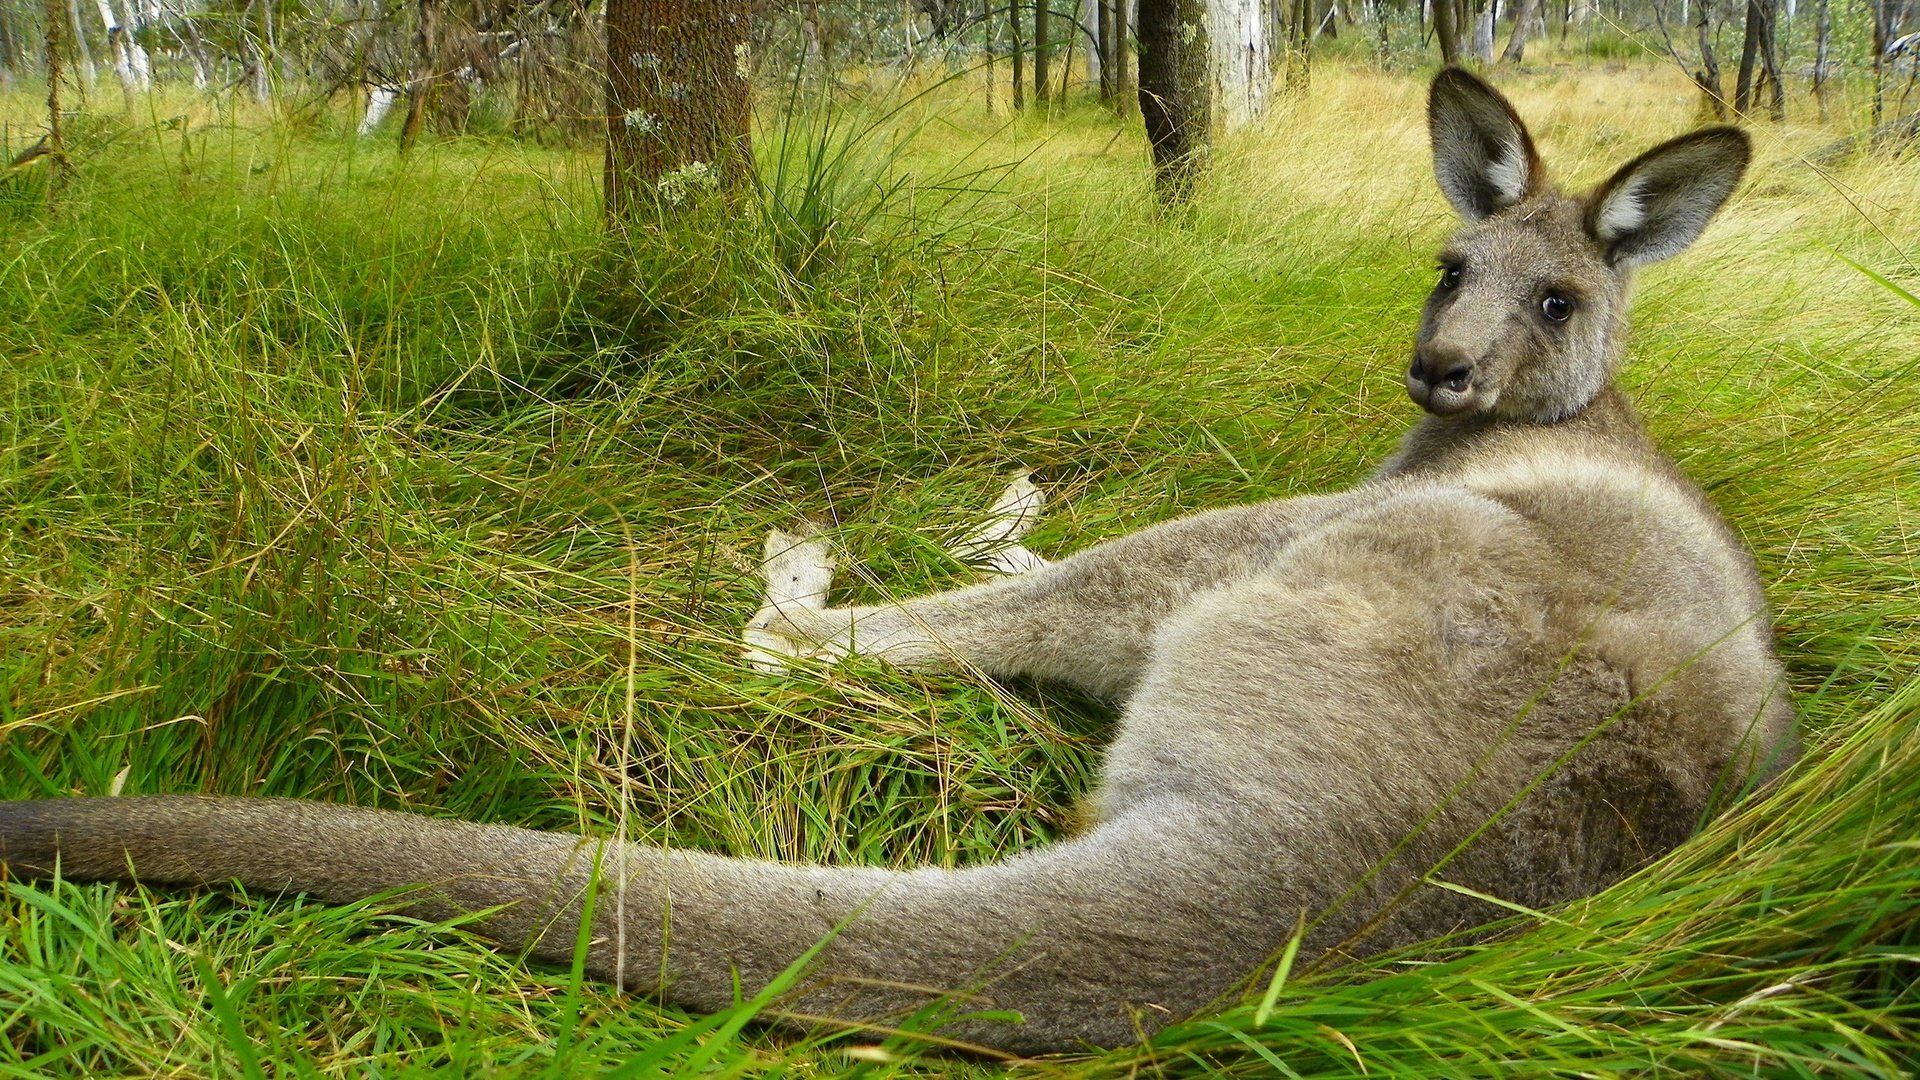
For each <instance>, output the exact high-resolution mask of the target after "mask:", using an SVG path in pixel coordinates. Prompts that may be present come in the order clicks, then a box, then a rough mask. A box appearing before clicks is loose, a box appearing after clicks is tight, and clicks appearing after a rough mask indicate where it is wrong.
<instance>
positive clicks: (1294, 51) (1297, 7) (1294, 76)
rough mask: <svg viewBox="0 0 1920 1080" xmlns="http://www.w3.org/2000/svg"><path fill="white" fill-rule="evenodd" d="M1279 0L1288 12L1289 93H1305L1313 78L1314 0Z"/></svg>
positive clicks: (1287, 80) (1287, 86)
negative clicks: (1289, 0)
mask: <svg viewBox="0 0 1920 1080" xmlns="http://www.w3.org/2000/svg"><path fill="white" fill-rule="evenodd" d="M1278 2H1279V3H1280V4H1282V5H1283V6H1284V7H1285V9H1286V12H1287V38H1286V53H1287V75H1286V83H1285V85H1286V88H1287V93H1289V94H1299V93H1304V92H1305V91H1306V89H1307V86H1308V84H1309V83H1310V82H1311V81H1312V78H1313V0H1291V2H1288V0H1278Z"/></svg>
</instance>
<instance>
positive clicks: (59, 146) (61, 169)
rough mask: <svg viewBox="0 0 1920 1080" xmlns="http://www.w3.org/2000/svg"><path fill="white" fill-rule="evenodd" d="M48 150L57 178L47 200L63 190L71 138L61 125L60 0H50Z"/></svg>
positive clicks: (51, 186)
mask: <svg viewBox="0 0 1920 1080" xmlns="http://www.w3.org/2000/svg"><path fill="white" fill-rule="evenodd" d="M47 153H49V154H51V155H53V160H51V161H49V162H48V163H47V164H48V165H50V166H52V168H53V180H52V182H51V185H50V187H49V189H48V191H49V194H48V197H47V201H48V202H49V203H51V202H52V201H53V196H54V195H55V194H57V193H58V192H59V190H60V182H61V180H62V179H63V178H64V177H65V175H66V170H67V138H66V134H65V133H64V131H63V130H62V128H61V127H60V0H47Z"/></svg>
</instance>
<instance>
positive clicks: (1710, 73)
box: [1693, 2, 1727, 120]
mask: <svg viewBox="0 0 1920 1080" xmlns="http://www.w3.org/2000/svg"><path fill="white" fill-rule="evenodd" d="M1693 28H1694V30H1695V31H1696V32H1697V33H1698V34H1699V37H1700V70H1699V71H1696V72H1694V74H1693V81H1694V82H1695V83H1697V84H1698V85H1699V87H1700V89H1701V91H1702V92H1703V93H1705V94H1706V95H1707V102H1708V103H1709V104H1710V105H1712V107H1713V115H1714V116H1715V117H1716V118H1718V119H1721V120H1725V119H1726V118H1727V91H1726V86H1725V84H1724V83H1723V82H1721V79H1720V61H1719V60H1716V59H1715V58H1714V55H1713V5H1712V4H1710V3H1705V2H1702V3H1701V5H1700V20H1699V21H1698V22H1696V23H1694V24H1693Z"/></svg>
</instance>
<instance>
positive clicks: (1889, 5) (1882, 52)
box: [1867, 0, 1895, 127]
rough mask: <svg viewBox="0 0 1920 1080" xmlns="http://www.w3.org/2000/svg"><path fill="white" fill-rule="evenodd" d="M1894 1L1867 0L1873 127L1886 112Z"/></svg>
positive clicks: (1878, 124) (1877, 125)
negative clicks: (1870, 44)
mask: <svg viewBox="0 0 1920 1080" xmlns="http://www.w3.org/2000/svg"><path fill="white" fill-rule="evenodd" d="M1894 2H1895V0H1867V15H1868V16H1869V17H1870V18H1871V19H1872V21H1873V126H1874V127H1879V126H1880V123H1881V117H1882V116H1883V115H1884V113H1885V112H1886V97H1887V39H1888V38H1889V37H1891V36H1892V32H1893V5H1894Z"/></svg>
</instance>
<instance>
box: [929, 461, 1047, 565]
mask: <svg viewBox="0 0 1920 1080" xmlns="http://www.w3.org/2000/svg"><path fill="white" fill-rule="evenodd" d="M1046 501H1047V496H1046V493H1045V492H1043V491H1041V490H1040V489H1039V488H1038V487H1036V486H1035V485H1034V483H1033V474H1032V473H1028V472H1021V473H1017V474H1015V476H1014V477H1013V482H1012V483H1010V484H1008V485H1007V489H1006V490H1005V491H1003V492H1001V493H1000V497H999V498H998V499H995V500H994V501H993V505H992V506H991V507H989V508H988V510H987V520H986V523H985V524H983V525H981V526H980V527H979V528H977V529H975V530H974V531H972V532H970V533H968V534H967V535H966V536H964V537H962V538H961V539H960V541H959V542H958V543H956V544H954V545H953V546H951V547H949V548H948V549H947V554H949V555H952V556H953V557H954V558H956V559H959V560H960V561H961V562H963V563H966V564H967V565H968V566H973V567H977V568H978V569H980V570H983V571H985V572H987V573H989V574H1024V573H1027V572H1028V571H1030V570H1038V569H1040V568H1041V567H1043V566H1045V565H1047V560H1045V559H1043V558H1041V557H1040V556H1038V555H1035V554H1034V553H1033V552H1031V551H1028V550H1027V549H1026V548H1025V547H1024V546H1022V545H1021V543H1020V541H1021V540H1022V539H1023V538H1024V537H1025V536H1026V535H1027V534H1028V533H1030V532H1032V531H1033V527H1034V526H1035V525H1037V524H1039V522H1040V511H1041V509H1042V507H1044V506H1045V505H1046Z"/></svg>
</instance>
